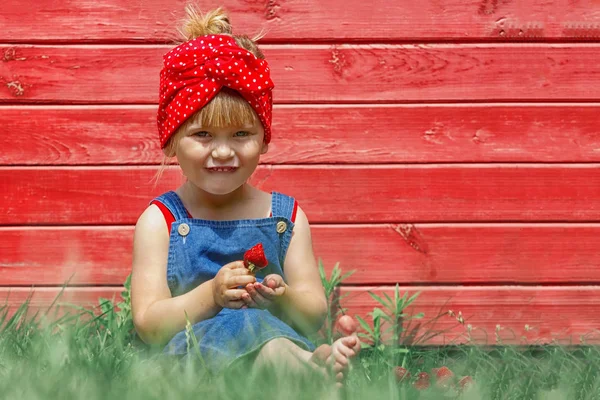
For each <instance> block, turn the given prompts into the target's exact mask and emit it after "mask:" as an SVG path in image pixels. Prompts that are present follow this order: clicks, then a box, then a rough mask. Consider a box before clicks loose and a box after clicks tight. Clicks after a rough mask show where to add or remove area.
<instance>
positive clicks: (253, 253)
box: [244, 243, 269, 273]
mask: <svg viewBox="0 0 600 400" xmlns="http://www.w3.org/2000/svg"><path fill="white" fill-rule="evenodd" d="M244 265H245V266H246V268H248V269H249V270H250V272H252V273H254V272H255V271H256V270H259V269H263V268H264V267H266V266H267V265H269V262H268V261H267V258H266V257H265V250H264V249H263V245H262V243H259V244H257V245H256V246H254V247H252V248H251V249H250V250H248V251H247V252H246V253H244Z"/></svg>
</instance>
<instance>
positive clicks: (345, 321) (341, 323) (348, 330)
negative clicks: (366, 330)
mask: <svg viewBox="0 0 600 400" xmlns="http://www.w3.org/2000/svg"><path fill="white" fill-rule="evenodd" d="M357 329H358V324H357V323H356V321H355V320H354V318H352V317H351V316H349V315H342V316H341V317H340V318H338V320H337V321H336V322H335V328H334V330H335V333H336V334H337V335H339V336H350V335H352V334H354V333H355V332H356V330H357Z"/></svg>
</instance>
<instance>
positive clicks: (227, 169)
mask: <svg viewBox="0 0 600 400" xmlns="http://www.w3.org/2000/svg"><path fill="white" fill-rule="evenodd" d="M233 170H234V168H233V167H229V168H211V171H217V172H228V171H233Z"/></svg>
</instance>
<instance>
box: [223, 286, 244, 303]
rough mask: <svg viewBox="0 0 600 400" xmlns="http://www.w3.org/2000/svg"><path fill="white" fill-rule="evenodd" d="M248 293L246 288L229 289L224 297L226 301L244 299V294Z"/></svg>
mask: <svg viewBox="0 0 600 400" xmlns="http://www.w3.org/2000/svg"><path fill="white" fill-rule="evenodd" d="M244 293H247V292H246V290H244V289H228V290H226V291H225V294H224V295H223V297H224V298H225V300H226V301H241V302H242V303H243V301H242V296H243V295H244Z"/></svg>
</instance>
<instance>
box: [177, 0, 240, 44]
mask: <svg viewBox="0 0 600 400" xmlns="http://www.w3.org/2000/svg"><path fill="white" fill-rule="evenodd" d="M185 12H186V14H187V18H186V19H185V21H184V23H183V26H182V28H181V29H180V33H181V35H182V36H183V38H184V40H186V41H187V40H192V39H196V38H197V37H200V36H205V35H219V34H227V35H231V32H232V29H231V23H230V22H229V17H228V16H227V13H226V12H225V11H224V10H223V9H222V8H221V7H219V8H217V9H215V10H212V11H209V12H207V13H206V14H202V13H201V12H200V11H198V9H197V8H196V7H195V6H194V5H193V4H189V5H187V6H186V7H185Z"/></svg>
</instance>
